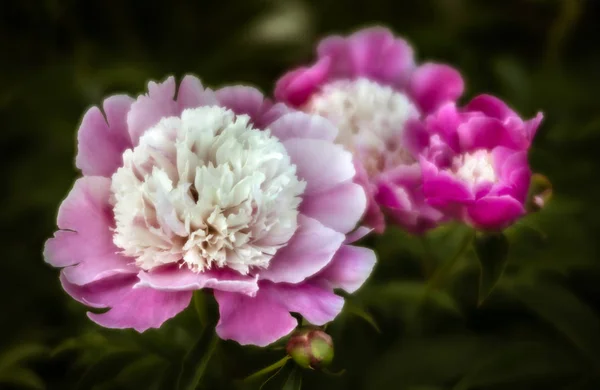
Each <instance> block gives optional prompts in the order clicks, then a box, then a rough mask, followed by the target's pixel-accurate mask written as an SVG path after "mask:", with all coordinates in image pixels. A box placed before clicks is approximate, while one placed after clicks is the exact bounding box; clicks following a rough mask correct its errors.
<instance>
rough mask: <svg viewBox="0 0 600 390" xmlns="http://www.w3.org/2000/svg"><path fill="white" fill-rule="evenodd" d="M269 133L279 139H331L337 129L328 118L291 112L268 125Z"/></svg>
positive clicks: (335, 135)
mask: <svg viewBox="0 0 600 390" xmlns="http://www.w3.org/2000/svg"><path fill="white" fill-rule="evenodd" d="M269 129H271V133H272V134H273V135H274V136H275V137H277V138H279V140H281V141H285V140H288V139H290V138H310V139H321V140H324V141H333V140H335V137H337V134H338V129H337V127H335V126H334V125H333V123H331V122H330V121H329V120H327V119H325V118H323V117H322V116H318V115H308V114H305V113H303V112H292V113H289V114H286V115H283V116H282V117H281V118H279V119H277V120H276V121H275V122H273V123H271V124H270V125H269Z"/></svg>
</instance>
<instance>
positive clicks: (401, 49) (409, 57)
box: [347, 27, 414, 87]
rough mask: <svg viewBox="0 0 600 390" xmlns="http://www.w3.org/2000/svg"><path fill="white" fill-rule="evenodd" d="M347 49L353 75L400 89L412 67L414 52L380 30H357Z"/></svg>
mask: <svg viewBox="0 0 600 390" xmlns="http://www.w3.org/2000/svg"><path fill="white" fill-rule="evenodd" d="M347 42H348V48H349V51H350V55H351V57H352V64H353V65H354V66H353V71H354V73H353V75H354V76H363V77H364V76H367V77H369V78H372V79H374V80H377V81H380V82H383V83H386V84H392V85H393V86H395V87H402V86H404V85H405V83H406V81H407V80H408V76H409V74H410V71H411V70H412V68H413V67H414V59H413V50H412V48H411V47H410V45H409V44H408V43H407V42H406V41H405V40H403V39H396V38H394V34H393V33H392V32H391V31H390V30H388V29H386V28H383V27H373V28H367V29H363V30H360V31H358V32H356V33H354V34H353V35H351V36H350V37H349V38H348V40H347Z"/></svg>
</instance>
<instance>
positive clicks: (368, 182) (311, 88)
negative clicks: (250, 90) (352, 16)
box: [275, 28, 464, 232]
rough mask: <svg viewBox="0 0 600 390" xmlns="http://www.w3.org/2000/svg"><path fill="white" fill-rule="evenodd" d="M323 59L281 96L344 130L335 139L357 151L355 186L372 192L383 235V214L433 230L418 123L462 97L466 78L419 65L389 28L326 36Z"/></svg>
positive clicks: (280, 90)
mask: <svg viewBox="0 0 600 390" xmlns="http://www.w3.org/2000/svg"><path fill="white" fill-rule="evenodd" d="M317 54H318V58H317V60H316V62H315V63H314V64H313V65H311V66H309V67H301V68H298V69H295V70H293V71H291V72H289V73H287V74H286V75H284V76H283V77H282V78H281V79H280V80H279V81H278V82H277V85H276V88H275V97H276V98H277V99H278V100H279V101H282V102H285V103H287V104H289V105H291V106H293V107H296V108H298V109H301V110H302V111H304V112H308V113H312V114H319V115H322V116H324V117H326V118H328V119H329V120H331V121H332V122H333V123H334V124H335V125H336V126H337V127H338V128H339V133H338V136H337V137H336V142H337V143H339V144H341V145H343V146H344V147H346V148H347V149H348V150H350V151H351V152H352V153H353V155H354V161H355V165H356V168H357V178H356V180H355V182H357V183H359V184H361V185H362V186H363V187H364V188H365V191H366V193H367V198H368V210H367V213H366V215H365V218H364V221H365V223H366V224H367V225H369V226H371V227H373V228H374V229H375V230H376V231H378V232H381V231H383V229H384V226H385V221H384V213H383V211H385V214H387V215H388V216H389V217H390V218H391V219H392V221H393V222H395V223H397V224H400V225H401V226H403V227H405V228H406V229H408V230H411V231H413V232H421V231H423V230H425V229H427V228H430V227H433V226H435V225H436V224H437V223H438V222H439V221H440V219H441V218H442V217H443V214H442V213H440V212H439V211H437V210H435V209H434V208H432V207H431V206H429V205H428V204H427V203H426V202H425V201H424V199H423V194H422V188H421V173H420V168H419V163H418V160H419V154H420V153H421V152H422V150H423V148H424V147H426V146H427V141H426V140H423V139H422V138H421V137H422V134H421V133H420V131H419V126H418V121H419V120H420V119H422V118H423V117H424V116H425V115H427V114H430V113H432V112H434V111H435V110H436V109H437V108H438V107H440V106H441V105H442V104H444V103H447V102H452V101H455V100H456V99H457V98H458V97H459V96H460V95H461V94H462V92H463V87H464V85H463V80H462V78H461V76H460V74H459V73H458V72H457V71H456V70H455V69H453V68H451V67H449V66H447V65H442V64H435V63H425V64H422V65H420V66H416V65H415V61H414V57H413V51H412V49H411V47H410V46H409V44H408V43H407V42H406V41H404V40H402V39H400V38H397V37H395V36H394V35H393V34H392V33H391V32H390V31H389V30H387V29H385V28H369V29H365V30H361V31H358V32H356V33H354V34H352V35H350V36H349V37H340V36H332V37H328V38H326V39H324V40H323V41H322V42H321V43H320V44H319V45H318V48H317ZM415 123H417V124H415Z"/></svg>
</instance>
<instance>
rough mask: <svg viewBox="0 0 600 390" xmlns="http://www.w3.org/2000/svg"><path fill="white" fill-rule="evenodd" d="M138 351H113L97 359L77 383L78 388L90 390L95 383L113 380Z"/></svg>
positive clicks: (138, 354)
mask: <svg viewBox="0 0 600 390" xmlns="http://www.w3.org/2000/svg"><path fill="white" fill-rule="evenodd" d="M138 356H140V352H138V351H113V352H110V353H107V354H105V355H104V356H102V357H101V358H99V359H97V360H96V361H95V362H94V363H93V364H92V365H91V366H90V367H89V368H88V369H87V371H86V372H85V373H84V374H83V376H82V377H81V379H79V382H78V383H77V389H80V390H89V389H91V388H93V387H94V386H95V385H99V384H101V383H104V382H106V381H109V380H112V379H113V378H114V377H115V376H116V375H117V374H119V373H120V372H121V371H122V370H123V368H124V367H125V366H127V365H128V364H129V363H130V362H131V361H133V360H134V359H135V358H136V357H138Z"/></svg>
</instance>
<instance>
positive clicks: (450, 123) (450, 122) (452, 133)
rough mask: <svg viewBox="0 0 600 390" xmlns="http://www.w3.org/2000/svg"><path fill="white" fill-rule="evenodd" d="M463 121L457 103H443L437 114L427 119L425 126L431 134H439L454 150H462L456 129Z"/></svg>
mask: <svg viewBox="0 0 600 390" xmlns="http://www.w3.org/2000/svg"><path fill="white" fill-rule="evenodd" d="M461 123H462V117H461V115H460V113H459V112H458V109H457V107H456V104H455V103H452V102H451V103H446V104H444V105H442V106H441V107H440V108H439V109H438V110H437V111H436V112H435V114H432V115H429V116H428V117H427V118H426V119H425V126H426V128H427V130H428V131H429V132H430V133H431V134H437V135H439V137H440V138H441V139H442V140H443V141H444V142H445V143H446V144H448V146H449V147H450V148H452V150H453V151H454V152H459V151H460V145H459V141H458V133H457V131H456V129H458V127H459V126H460V124H461Z"/></svg>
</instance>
